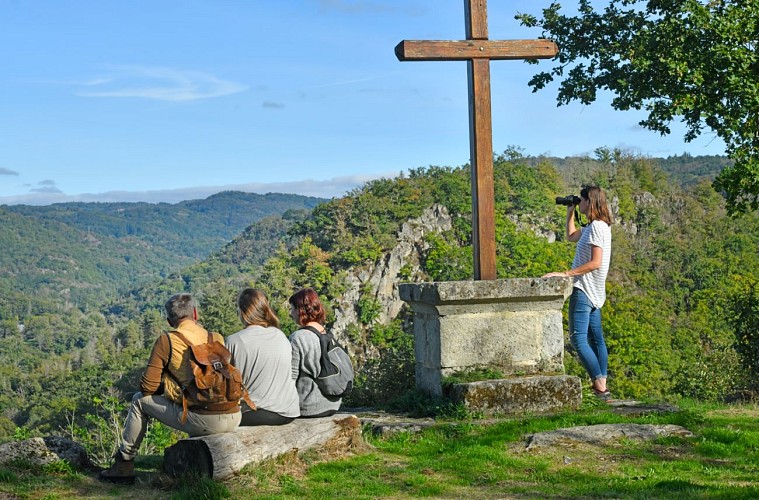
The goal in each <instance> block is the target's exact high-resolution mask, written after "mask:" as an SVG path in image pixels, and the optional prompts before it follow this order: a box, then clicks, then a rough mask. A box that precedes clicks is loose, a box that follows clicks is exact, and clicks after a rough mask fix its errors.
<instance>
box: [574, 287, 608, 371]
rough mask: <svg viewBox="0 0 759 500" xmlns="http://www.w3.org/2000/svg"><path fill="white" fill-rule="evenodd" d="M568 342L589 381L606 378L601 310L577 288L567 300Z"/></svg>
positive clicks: (606, 353) (606, 355) (605, 352)
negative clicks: (575, 352)
mask: <svg viewBox="0 0 759 500" xmlns="http://www.w3.org/2000/svg"><path fill="white" fill-rule="evenodd" d="M569 341H570V342H571V343H572V347H574V348H575V350H576V351H577V355H578V356H579V357H580V362H581V363H582V366H583V367H584V368H585V371H587V372H588V375H590V378H591V380H595V379H597V378H606V370H607V365H608V362H609V353H608V351H607V350H606V342H605V341H604V332H603V330H602V329H601V309H599V308H597V307H594V306H593V304H591V303H590V300H589V299H588V296H587V295H585V292H583V291H582V290H580V289H579V288H575V289H574V290H573V291H572V296H571V297H570V298H569Z"/></svg>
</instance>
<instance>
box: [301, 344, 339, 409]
mask: <svg viewBox="0 0 759 500" xmlns="http://www.w3.org/2000/svg"><path fill="white" fill-rule="evenodd" d="M290 344H291V346H292V377H293V380H295V387H296V388H297V389H298V397H299V398H300V414H301V416H303V417H308V416H312V415H319V414H321V413H324V412H327V411H331V410H335V411H336V410H339V409H340V403H342V398H339V397H331V396H329V397H328V396H325V395H323V394H322V392H321V390H319V386H318V385H316V382H315V381H314V379H315V378H316V377H317V376H318V375H319V371H320V370H321V365H320V363H319V360H320V358H321V346H320V345H319V338H318V337H317V336H316V335H315V334H314V333H313V332H312V331H310V330H305V329H300V330H296V331H295V332H293V333H292V335H290Z"/></svg>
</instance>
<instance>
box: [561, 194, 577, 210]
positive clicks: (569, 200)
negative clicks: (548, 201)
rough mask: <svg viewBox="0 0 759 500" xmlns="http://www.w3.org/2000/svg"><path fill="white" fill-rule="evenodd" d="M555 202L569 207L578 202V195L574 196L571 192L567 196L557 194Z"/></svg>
mask: <svg viewBox="0 0 759 500" xmlns="http://www.w3.org/2000/svg"><path fill="white" fill-rule="evenodd" d="M556 204H557V205H564V206H566V207H571V206H574V205H579V204H580V197H579V196H575V195H573V194H570V195H569V196H563V197H562V196H557V197H556Z"/></svg>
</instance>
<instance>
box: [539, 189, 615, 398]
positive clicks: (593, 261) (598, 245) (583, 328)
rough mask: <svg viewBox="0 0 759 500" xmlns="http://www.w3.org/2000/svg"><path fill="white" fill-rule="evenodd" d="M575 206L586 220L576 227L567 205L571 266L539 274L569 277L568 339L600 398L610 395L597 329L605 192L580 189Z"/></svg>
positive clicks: (604, 262) (607, 219)
mask: <svg viewBox="0 0 759 500" xmlns="http://www.w3.org/2000/svg"><path fill="white" fill-rule="evenodd" d="M579 209H580V212H581V213H582V214H584V215H585V216H586V217H587V218H588V221H589V224H588V225H587V226H585V227H584V228H580V229H577V228H576V227H575V221H574V205H571V206H568V207H567V220H566V232H567V240H569V241H572V242H577V248H576V250H575V258H574V261H573V262H572V269H570V270H569V271H564V272H556V273H549V274H546V275H545V276H543V277H544V278H550V277H554V276H560V277H570V276H571V277H572V278H573V279H574V288H573V291H572V296H571V297H570V299H569V328H570V333H569V339H570V342H571V343H572V346H573V347H574V348H575V349H576V350H577V355H578V356H579V358H580V362H581V363H582V365H583V367H584V368H585V371H587V372H588V375H590V378H591V380H592V381H593V387H592V389H593V393H594V394H595V395H596V396H598V397H599V398H601V399H603V400H608V399H610V398H611V393H610V392H609V389H608V388H607V387H606V378H607V364H608V352H607V350H606V342H605V340H604V334H603V330H602V328H601V307H602V306H603V305H604V302H605V301H606V275H607V274H608V272H609V262H610V260H611V228H610V227H609V226H610V225H611V223H612V219H611V214H610V213H609V208H608V205H607V203H606V195H605V194H604V192H603V191H602V190H601V188H600V187H598V186H589V187H585V188H583V189H582V191H580V203H579Z"/></svg>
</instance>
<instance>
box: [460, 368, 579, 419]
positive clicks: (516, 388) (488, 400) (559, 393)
mask: <svg viewBox="0 0 759 500" xmlns="http://www.w3.org/2000/svg"><path fill="white" fill-rule="evenodd" d="M450 397H451V399H452V400H453V401H454V402H457V403H462V404H463V405H464V406H465V407H466V408H468V409H469V410H471V411H478V412H482V413H483V414H485V415H514V414H528V413H535V414H539V413H550V412H555V411H560V410H567V409H576V408H579V407H580V404H581V403H582V384H581V382H580V379H579V378H578V377H572V376H569V375H557V376H544V375H537V376H530V377H514V378H508V379H498V380H483V381H479V382H470V383H466V384H456V385H454V386H452V387H451V388H450Z"/></svg>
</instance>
